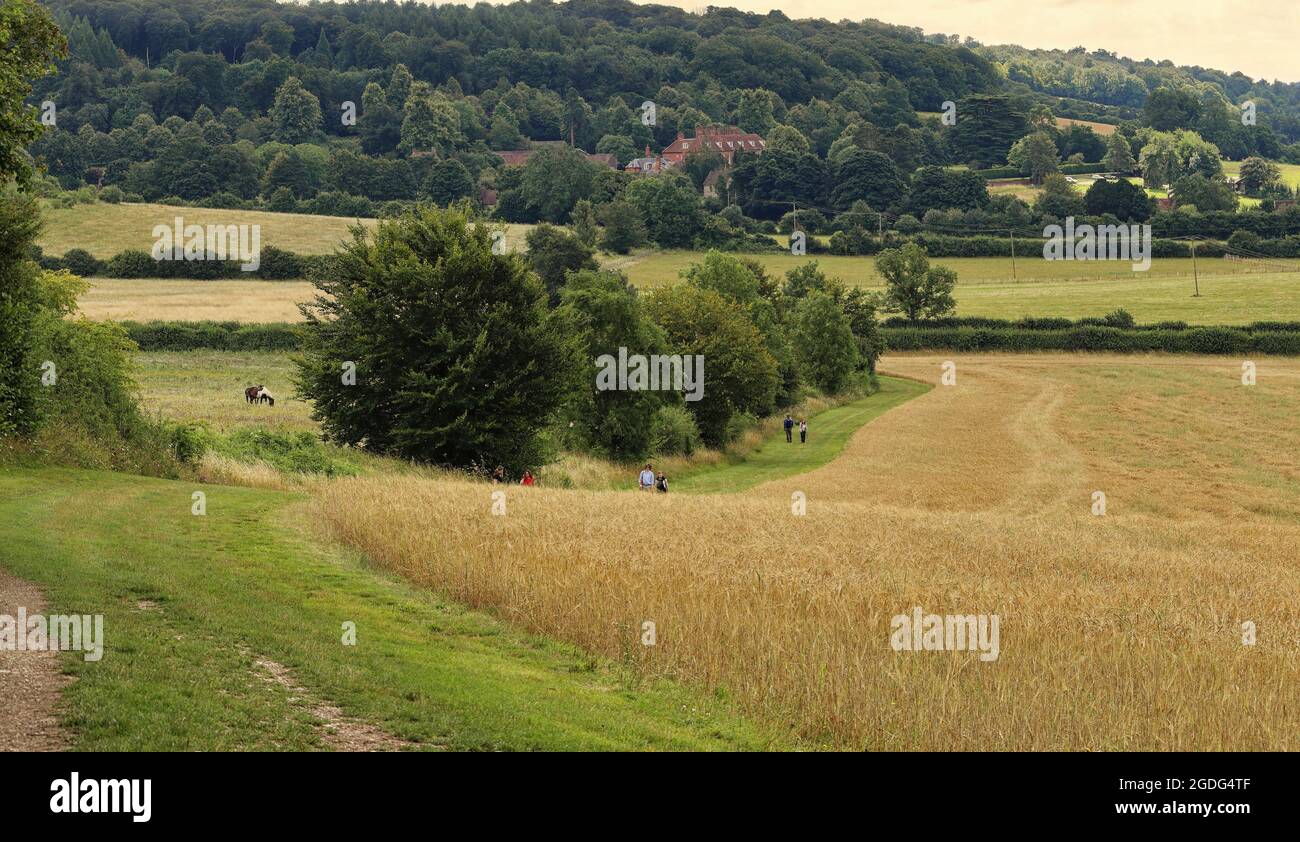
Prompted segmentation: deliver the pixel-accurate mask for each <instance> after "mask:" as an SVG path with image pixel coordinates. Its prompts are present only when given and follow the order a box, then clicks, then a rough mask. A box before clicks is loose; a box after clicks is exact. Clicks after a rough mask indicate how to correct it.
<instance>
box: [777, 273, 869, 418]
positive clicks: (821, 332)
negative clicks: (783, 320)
mask: <svg viewBox="0 0 1300 842" xmlns="http://www.w3.org/2000/svg"><path fill="white" fill-rule="evenodd" d="M791 327H792V339H793V341H794V346H795V349H796V351H797V353H798V356H799V363H800V371H801V372H802V374H803V376H804V377H805V378H806V379H807V380H808V381H809V382H810V383H812V384H813V385H814V386H816V387H817V388H819V389H821V390H822V391H823V392H826V393H827V394H835V393H836V392H839V391H841V390H842V389H843V388H844V387H845V386H847V385H848V382H849V378H850V376H851V375H852V374H853V371H854V369H855V368H856V367H857V362H858V360H857V343H856V342H855V340H854V336H853V329H852V327H851V325H850V322H849V317H848V316H847V315H846V314H845V312H844V309H843V307H841V306H840V304H839V303H837V302H836V301H835V299H833V298H831V297H830V296H829V295H827V294H826V293H824V292H818V291H815V290H814V291H812V292H810V293H809V294H808V295H807V296H805V297H804V298H803V299H802V300H801V301H800V302H799V303H798V304H797V305H796V306H795V308H794V313H793V314H792V318H791Z"/></svg>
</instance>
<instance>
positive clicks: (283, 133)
mask: <svg viewBox="0 0 1300 842" xmlns="http://www.w3.org/2000/svg"><path fill="white" fill-rule="evenodd" d="M269 113H270V117H271V125H272V127H273V131H274V132H275V139H276V140H278V141H280V142H282V143H303V142H304V141H307V140H311V138H312V137H313V136H314V135H315V134H316V132H317V131H318V130H319V129H320V124H321V110H320V100H319V99H317V98H316V96H315V94H313V93H312V92H311V91H308V90H307V89H306V88H304V87H303V86H302V82H301V81H300V80H299V79H298V77H296V76H290V77H288V78H287V79H285V80H284V83H283V84H282V85H280V87H279V88H278V89H277V90H276V92H275V103H274V104H273V105H272V106H271V108H270V112H269Z"/></svg>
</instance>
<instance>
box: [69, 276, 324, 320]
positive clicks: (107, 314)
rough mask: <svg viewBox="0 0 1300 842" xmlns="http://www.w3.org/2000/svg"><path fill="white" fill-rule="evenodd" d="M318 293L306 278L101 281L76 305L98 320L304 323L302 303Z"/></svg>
mask: <svg viewBox="0 0 1300 842" xmlns="http://www.w3.org/2000/svg"><path fill="white" fill-rule="evenodd" d="M314 296H315V287H313V286H312V285H311V284H310V283H308V282H307V281H193V280H180V279H178V280H171V279H160V278H142V279H132V280H126V279H122V280H116V279H101V280H93V281H91V282H90V289H89V290H88V291H87V292H86V294H85V295H83V296H82V297H81V300H80V301H78V302H77V303H78V304H79V305H80V306H81V312H82V313H84V314H85V315H86V317H87V318H90V319H96V320H99V321H104V320H108V319H113V320H115V321H137V322H146V321H150V320H152V319H161V320H163V321H184V322H198V321H204V320H205V319H211V320H213V321H234V322H247V323H257V322H300V321H302V314H301V313H299V312H298V305H299V304H300V303H302V302H306V301H310V300H312V298H313V297H314Z"/></svg>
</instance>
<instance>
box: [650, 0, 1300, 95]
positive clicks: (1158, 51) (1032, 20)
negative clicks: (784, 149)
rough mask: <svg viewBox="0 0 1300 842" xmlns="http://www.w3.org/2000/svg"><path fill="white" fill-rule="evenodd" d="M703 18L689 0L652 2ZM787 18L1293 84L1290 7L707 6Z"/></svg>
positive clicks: (740, 2)
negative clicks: (877, 25) (874, 23)
mask: <svg viewBox="0 0 1300 842" xmlns="http://www.w3.org/2000/svg"><path fill="white" fill-rule="evenodd" d="M656 2H658V3H660V4H662V5H671V6H678V7H680V8H683V9H688V10H703V9H704V8H705V7H706V6H708V5H710V3H709V2H707V0H706V1H705V2H694V0H656ZM712 5H716V6H731V7H734V8H737V9H745V10H747V11H755V12H767V11H769V10H771V9H780V10H781V11H782V12H785V14H786V15H788V16H789V17H792V18H828V19H830V20H842V19H845V18H848V19H850V20H862V19H864V18H876V19H877V20H881V21H884V22H886V23H895V24H901V25H904V26H916V27H920V28H921V29H923V30H925V31H926V32H942V33H944V34H947V35H952V34H958V35H961V36H962V37H963V38H965V37H966V36H970V37H972V38H975V39H976V40H978V41H980V42H981V43H984V44H1019V45H1021V46H1022V47H1040V48H1044V49H1051V48H1058V47H1059V48H1064V49H1069V48H1070V47H1077V46H1083V47H1086V48H1087V49H1089V50H1094V49H1098V48H1101V49H1106V50H1111V51H1112V52H1115V53H1118V54H1119V55H1121V56H1128V57H1129V58H1133V59H1139V60H1140V59H1144V58H1149V59H1154V60H1156V61H1159V60H1161V59H1169V60H1170V61H1172V62H1174V63H1175V64H1196V65H1200V66H1201V67H1209V68H1214V69H1216V70H1224V71H1227V72H1229V73H1231V72H1233V71H1234V70H1240V71H1241V72H1242V73H1245V74H1246V75H1248V76H1250V77H1252V78H1256V79H1257V78H1261V77H1262V78H1264V79H1267V80H1269V81H1272V80H1274V79H1280V80H1281V81H1283V82H1297V81H1300V3H1298V2H1296V0H1250V2H1249V3H1247V2H1245V1H1244V0H1237V2H1227V0H1140V2H1135V0H713V2H712Z"/></svg>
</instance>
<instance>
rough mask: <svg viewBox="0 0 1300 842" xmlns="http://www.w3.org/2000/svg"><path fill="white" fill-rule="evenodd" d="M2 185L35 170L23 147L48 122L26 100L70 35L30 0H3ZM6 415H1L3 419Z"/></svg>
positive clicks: (0, 33) (64, 48)
mask: <svg viewBox="0 0 1300 842" xmlns="http://www.w3.org/2000/svg"><path fill="white" fill-rule="evenodd" d="M0 44H3V45H4V49H3V50H0V187H3V185H5V184H6V183H7V182H8V181H9V180H10V179H14V178H16V179H17V180H18V182H19V184H23V185H25V184H27V183H28V182H29V181H30V179H31V176H32V168H31V165H30V164H29V163H28V159H27V155H26V154H25V152H24V150H25V148H26V146H27V144H29V143H31V142H32V141H33V140H35V139H36V138H37V137H40V135H41V132H42V131H43V130H44V127H43V126H42V125H41V124H40V122H39V120H38V117H37V113H36V111H35V110H34V109H32V108H30V107H29V106H28V105H27V103H26V99H27V95H28V94H29V93H31V90H32V85H31V80H32V79H34V78H37V77H40V76H44V75H45V74H47V73H49V72H51V71H52V70H53V69H54V61H55V59H58V58H62V57H63V56H65V55H66V54H67V41H66V40H65V39H64V37H63V34H62V33H60V32H59V29H58V27H57V26H55V24H54V21H53V20H51V18H50V14H49V12H47V11H46V10H45V9H44V8H43V7H42V6H40V5H38V4H37V3H34V2H32V0H0ZM2 423H3V421H0V424H2Z"/></svg>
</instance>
